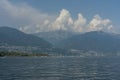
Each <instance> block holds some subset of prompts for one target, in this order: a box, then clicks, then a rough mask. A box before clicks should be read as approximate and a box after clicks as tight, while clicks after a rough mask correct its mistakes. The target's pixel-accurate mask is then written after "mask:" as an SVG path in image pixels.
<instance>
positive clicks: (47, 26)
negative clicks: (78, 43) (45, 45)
mask: <svg viewBox="0 0 120 80" xmlns="http://www.w3.org/2000/svg"><path fill="white" fill-rule="evenodd" d="M0 11H1V14H0V15H2V16H0V19H3V18H4V20H3V21H6V23H5V24H7V25H10V26H19V27H18V28H19V29H20V30H21V31H23V32H26V33H37V32H44V31H52V30H59V29H62V30H67V31H73V32H89V31H98V30H104V31H112V30H113V25H112V22H111V20H109V19H103V18H102V17H100V16H99V15H95V16H94V17H93V19H91V21H90V22H88V21H87V19H86V18H85V17H84V16H83V15H82V14H81V13H78V18H77V19H76V20H75V19H73V18H72V17H71V13H70V12H69V11H68V10H66V9H62V10H61V11H60V14H48V13H45V12H41V11H40V10H38V9H35V8H33V7H31V6H29V5H28V4H25V3H20V4H17V5H16V4H13V3H11V2H10V0H0ZM0 21H1V20H0ZM2 25H4V24H2Z"/></svg>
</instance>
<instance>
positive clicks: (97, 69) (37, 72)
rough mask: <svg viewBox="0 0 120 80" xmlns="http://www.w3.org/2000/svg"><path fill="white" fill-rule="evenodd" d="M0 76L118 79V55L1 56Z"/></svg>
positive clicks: (12, 79)
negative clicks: (86, 56)
mask: <svg viewBox="0 0 120 80" xmlns="http://www.w3.org/2000/svg"><path fill="white" fill-rule="evenodd" d="M0 80H120V57H107V58H106V57H97V58H96V57H88V58H81V57H8V58H0Z"/></svg>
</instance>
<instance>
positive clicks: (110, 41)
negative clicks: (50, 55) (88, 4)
mask: <svg viewBox="0 0 120 80" xmlns="http://www.w3.org/2000/svg"><path fill="white" fill-rule="evenodd" d="M57 46H59V47H60V48H64V49H65V48H66V49H77V50H84V51H96V52H110V53H111V52H112V53H114V52H120V35H116V34H110V33H106V32H103V31H93V32H88V33H84V34H79V35H75V36H72V37H70V38H68V39H65V40H63V41H61V42H60V43H59V44H58V45H57Z"/></svg>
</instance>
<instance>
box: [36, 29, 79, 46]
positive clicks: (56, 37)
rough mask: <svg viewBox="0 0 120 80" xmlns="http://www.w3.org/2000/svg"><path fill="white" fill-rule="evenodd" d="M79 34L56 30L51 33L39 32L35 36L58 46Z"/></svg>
mask: <svg viewBox="0 0 120 80" xmlns="http://www.w3.org/2000/svg"><path fill="white" fill-rule="evenodd" d="M75 34H77V33H74V32H69V31H65V30H56V31H49V32H39V33H36V34H34V35H36V36H38V37H41V38H43V39H45V40H47V41H49V42H50V43H52V44H54V45H55V44H57V43H58V42H60V41H61V40H64V39H67V38H69V37H71V36H73V35H75Z"/></svg>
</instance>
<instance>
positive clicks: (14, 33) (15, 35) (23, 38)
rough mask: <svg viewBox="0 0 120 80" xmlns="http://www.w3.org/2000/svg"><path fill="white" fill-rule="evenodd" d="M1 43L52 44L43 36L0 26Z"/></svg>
mask: <svg viewBox="0 0 120 80" xmlns="http://www.w3.org/2000/svg"><path fill="white" fill-rule="evenodd" d="M0 45H9V46H37V47H41V48H47V47H51V46H52V45H51V44H50V43H49V42H47V41H45V40H44V39H42V38H39V37H36V36H33V35H30V34H26V33H23V32H21V31H19V30H17V29H14V28H10V27H0Z"/></svg>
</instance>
